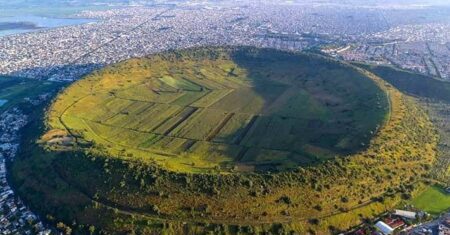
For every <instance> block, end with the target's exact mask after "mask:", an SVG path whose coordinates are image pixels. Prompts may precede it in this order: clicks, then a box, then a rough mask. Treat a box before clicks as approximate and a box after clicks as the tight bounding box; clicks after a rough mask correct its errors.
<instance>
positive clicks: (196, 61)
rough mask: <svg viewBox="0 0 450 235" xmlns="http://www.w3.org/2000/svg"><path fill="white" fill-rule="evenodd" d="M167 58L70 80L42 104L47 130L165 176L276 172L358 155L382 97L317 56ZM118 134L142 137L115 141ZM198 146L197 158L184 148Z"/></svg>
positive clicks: (381, 114) (191, 54) (188, 54)
mask: <svg viewBox="0 0 450 235" xmlns="http://www.w3.org/2000/svg"><path fill="white" fill-rule="evenodd" d="M197 52H200V54H199V55H197V54H196V53H197ZM202 53H203V54H202ZM214 53H216V54H218V55H219V56H217V57H210V56H209V54H214ZM171 56H173V54H171V53H167V54H162V55H156V56H153V57H151V58H143V59H132V60H129V61H125V62H123V63H120V64H117V65H114V66H111V67H108V68H105V69H103V70H101V71H98V72H96V73H95V74H92V75H90V76H88V77H87V78H86V79H84V80H81V81H79V82H76V83H75V84H73V85H72V86H70V87H69V88H68V89H67V90H66V91H65V92H64V93H62V94H61V95H59V96H58V98H57V100H56V101H55V103H54V104H53V105H52V108H51V110H50V112H49V114H50V115H49V125H50V126H51V127H53V128H54V129H65V128H69V129H71V132H75V133H78V134H80V137H82V139H84V141H88V142H93V143H102V144H106V143H107V145H106V146H107V149H109V151H110V153H111V155H117V151H118V150H120V149H125V151H126V152H127V153H129V154H132V155H133V156H134V157H135V158H137V159H141V160H142V159H143V160H144V161H148V160H149V159H151V158H152V156H154V155H156V154H157V152H159V153H162V155H160V156H155V157H154V159H163V161H159V163H160V164H161V165H162V166H168V165H170V166H171V168H170V170H172V171H180V170H181V169H183V171H184V170H185V169H188V172H197V171H198V170H199V169H200V168H198V167H192V169H191V170H189V167H187V166H189V165H192V164H193V163H194V165H195V164H197V165H202V166H205V167H204V168H201V169H203V170H204V171H205V172H208V171H210V170H214V169H217V168H220V169H222V170H223V171H224V172H230V171H231V170H233V169H237V170H239V169H243V168H242V166H243V165H246V167H244V168H245V169H249V168H254V169H256V170H266V169H271V170H276V171H278V170H286V169H291V168H295V167H296V166H297V165H305V162H309V161H304V160H305V159H304V158H305V157H306V155H308V156H309V155H311V156H313V159H315V160H322V159H329V158H332V157H334V156H343V155H348V154H351V153H354V152H357V151H360V150H361V149H364V147H365V145H366V144H367V143H368V141H370V138H371V136H373V134H374V133H376V131H377V128H378V127H379V126H380V125H383V122H384V121H385V119H386V116H387V113H388V110H387V109H386V106H387V98H386V95H385V94H384V92H383V91H382V90H381V89H380V88H379V87H378V86H377V85H376V84H375V83H374V82H373V81H372V80H371V79H369V78H368V77H367V76H365V75H363V74H362V73H360V72H358V71H356V70H354V69H352V68H349V67H346V66H344V65H340V64H338V63H336V62H333V61H328V60H326V59H323V58H319V57H310V58H309V59H306V58H307V57H308V56H307V55H303V54H289V53H286V52H277V51H269V50H266V51H265V50H261V51H260V54H257V55H254V54H252V53H251V52H249V51H246V50H245V49H237V50H230V49H223V48H222V49H214V50H209V49H197V51H194V50H185V51H182V52H181V53H180V54H179V55H177V57H176V58H175V59H173V58H170V57H171ZM271 56H275V57H280V58H283V59H281V60H279V61H273V60H272V59H271V58H270V57H271ZM287 58H289V59H287ZM315 64H322V65H323V69H321V70H315V69H313V68H312V65H315ZM239 117H245V119H242V120H241V121H240V120H239V119H236V118H239ZM251 118H255V120H256V121H255V122H254V123H253V122H250V119H251ZM86 123H87V124H86ZM94 123H95V128H94V126H93V125H94ZM86 125H87V126H86ZM61 127H64V128H61ZM88 132H94V133H88ZM119 133H120V134H119ZM127 136H141V137H142V138H139V139H133V140H132V141H130V140H128V138H122V139H125V140H121V139H120V138H117V137H127ZM139 140H141V141H139ZM200 141H201V142H202V145H201V146H204V147H202V148H201V149H202V150H201V151H197V149H198V148H193V149H190V147H191V146H193V145H195V143H196V142H200ZM215 141H219V143H220V144H221V145H220V146H221V148H220V150H217V148H216V147H214V146H213V145H215V144H217V143H216V142H215ZM205 142H206V143H205ZM173 143H176V144H173ZM208 143H209V144H210V145H211V148H208V147H207V146H205V145H207V144H208ZM235 145H238V146H235ZM171 146H174V147H173V148H171ZM241 147H244V148H241ZM142 148H144V149H142ZM248 148H250V149H251V151H250V152H249V153H248V154H245V153H244V151H247V149H248ZM183 149H184V150H185V151H181V150H183ZM227 149H228V150H229V151H227ZM236 149H242V152H241V153H240V154H238V156H239V157H237V156H236V154H235V150H236ZM207 150H209V151H207ZM149 151H150V152H152V153H153V155H151V156H148V152H149ZM180 152H183V155H182V156H181V155H179V153H180ZM272 153H276V154H272ZM165 155H167V156H170V157H167V156H166V157H165ZM244 155H246V156H245V157H244V158H243V156H244ZM259 155H260V156H259ZM298 155H304V157H303V158H302V157H299V156H298ZM173 156H177V157H176V160H173ZM211 156H215V158H213V157H211ZM271 156H272V157H271ZM308 158H309V157H308ZM199 159H201V160H199ZM230 159H234V161H235V162H236V165H240V166H241V168H235V167H234V166H233V165H231V164H229V163H230ZM240 159H244V161H242V162H240ZM258 159H260V160H258ZM169 161H171V163H170V164H168V163H167V162H169ZM271 161H272V162H273V164H271V163H270V162H271ZM285 163H286V164H285Z"/></svg>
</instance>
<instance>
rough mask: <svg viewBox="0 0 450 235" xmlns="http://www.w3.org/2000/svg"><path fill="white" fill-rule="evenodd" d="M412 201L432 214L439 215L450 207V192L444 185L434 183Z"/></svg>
mask: <svg viewBox="0 0 450 235" xmlns="http://www.w3.org/2000/svg"><path fill="white" fill-rule="evenodd" d="M411 203H412V205H414V206H415V207H417V208H420V209H422V210H424V211H426V212H428V213H430V214H434V215H438V214H440V213H442V212H445V211H447V210H448V209H450V194H449V193H446V192H445V190H444V189H443V188H442V187H440V186H437V185H434V186H430V187H428V188H427V189H426V190H425V191H424V192H422V193H420V194H419V195H418V196H416V197H415V198H414V199H413V200H412V201H411Z"/></svg>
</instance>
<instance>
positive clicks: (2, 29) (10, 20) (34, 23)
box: [0, 15, 96, 37]
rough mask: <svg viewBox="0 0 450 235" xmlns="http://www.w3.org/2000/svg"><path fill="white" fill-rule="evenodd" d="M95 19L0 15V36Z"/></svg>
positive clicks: (76, 23)
mask: <svg viewBox="0 0 450 235" xmlns="http://www.w3.org/2000/svg"><path fill="white" fill-rule="evenodd" d="M95 21H96V20H95V19H77V18H51V17H44V16H33V15H27V16H8V17H0V37H2V36H6V35H12V34H19V33H27V32H33V31H37V30H43V29H49V28H56V27H62V26H70V25H78V24H85V23H90V22H95Z"/></svg>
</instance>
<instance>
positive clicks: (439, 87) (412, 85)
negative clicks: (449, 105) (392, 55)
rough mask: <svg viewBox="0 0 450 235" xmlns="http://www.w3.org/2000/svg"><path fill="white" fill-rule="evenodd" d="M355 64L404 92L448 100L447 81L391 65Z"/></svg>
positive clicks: (449, 92)
mask: <svg viewBox="0 0 450 235" xmlns="http://www.w3.org/2000/svg"><path fill="white" fill-rule="evenodd" d="M356 65H358V66H360V67H362V68H364V69H367V70H369V71H371V72H372V73H374V74H376V75H377V76H379V77H381V78H383V80H385V81H387V82H389V83H390V84H392V85H393V86H395V88H397V89H398V90H400V91H402V92H404V93H406V94H409V95H412V96H416V97H421V98H430V99H434V100H438V101H445V102H450V83H448V82H444V81H442V80H438V79H435V78H432V77H429V76H426V75H422V74H418V73H414V72H408V71H405V70H400V69H397V68H394V67H391V66H378V65H367V64H356Z"/></svg>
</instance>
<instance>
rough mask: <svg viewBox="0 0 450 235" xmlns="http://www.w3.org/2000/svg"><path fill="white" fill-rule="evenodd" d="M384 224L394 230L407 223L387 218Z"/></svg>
mask: <svg viewBox="0 0 450 235" xmlns="http://www.w3.org/2000/svg"><path fill="white" fill-rule="evenodd" d="M383 222H384V223H385V224H387V225H389V227H391V228H392V229H397V228H400V227H402V226H404V225H405V222H404V221H403V220H402V219H400V218H386V219H384V220H383Z"/></svg>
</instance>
